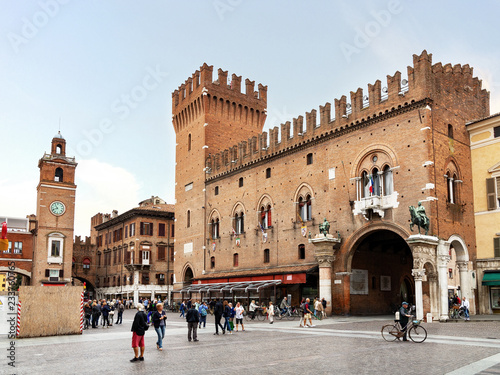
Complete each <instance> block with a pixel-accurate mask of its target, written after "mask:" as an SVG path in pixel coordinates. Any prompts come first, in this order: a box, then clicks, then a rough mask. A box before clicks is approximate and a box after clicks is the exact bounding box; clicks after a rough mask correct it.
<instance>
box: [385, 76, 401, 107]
mask: <svg viewBox="0 0 500 375" xmlns="http://www.w3.org/2000/svg"><path fill="white" fill-rule="evenodd" d="M400 92H401V72H400V71H397V72H396V73H394V75H393V76H392V77H391V76H390V75H388V76H387V95H388V96H389V99H390V100H394V99H395V98H397V96H398V94H399V93H400Z"/></svg>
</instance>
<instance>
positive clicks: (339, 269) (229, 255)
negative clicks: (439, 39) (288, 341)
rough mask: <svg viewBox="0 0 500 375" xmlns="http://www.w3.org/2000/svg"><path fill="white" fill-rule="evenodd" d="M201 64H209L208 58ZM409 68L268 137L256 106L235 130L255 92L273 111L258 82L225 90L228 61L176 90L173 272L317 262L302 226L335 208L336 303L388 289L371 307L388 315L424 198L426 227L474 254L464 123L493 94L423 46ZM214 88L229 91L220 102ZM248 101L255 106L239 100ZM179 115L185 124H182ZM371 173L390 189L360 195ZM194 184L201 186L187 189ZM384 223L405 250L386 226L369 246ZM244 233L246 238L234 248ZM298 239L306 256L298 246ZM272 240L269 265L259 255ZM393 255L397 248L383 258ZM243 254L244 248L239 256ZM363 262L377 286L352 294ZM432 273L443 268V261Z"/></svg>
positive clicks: (348, 303) (346, 304)
mask: <svg viewBox="0 0 500 375" xmlns="http://www.w3.org/2000/svg"><path fill="white" fill-rule="evenodd" d="M201 69H202V72H206V71H207V67H206V65H204V66H203V67H202V68H201ZM209 71H210V72H211V69H210V70H209ZM407 74H408V79H407V82H406V81H402V80H401V73H400V72H396V73H395V74H394V75H393V76H388V77H387V87H386V88H382V83H381V82H380V81H377V82H375V84H373V85H368V95H367V96H364V94H363V90H362V89H358V90H357V91H355V92H351V95H350V103H348V102H347V98H346V97H345V96H342V97H341V98H340V99H335V102H334V106H333V107H334V111H333V113H332V110H331V107H332V106H331V104H330V103H326V104H325V105H324V106H320V108H319V123H318V122H317V114H318V112H317V111H316V110H312V111H311V112H309V113H306V116H305V123H304V118H303V116H299V117H298V118H296V119H293V121H292V123H290V122H286V123H285V124H281V126H280V128H278V127H274V128H273V129H270V131H269V133H267V132H263V133H261V129H262V127H263V124H264V120H265V117H264V116H260V117H258V119H259V120H261V121H262V123H260V124H259V127H256V126H254V124H253V122H250V123H248V124H247V125H246V126H245V127H244V128H246V132H245V134H244V135H242V136H240V137H239V138H237V139H235V138H236V137H237V136H238V135H240V134H241V132H240V127H241V126H243V125H244V124H241V123H240V122H238V120H239V119H240V117H239V116H238V114H237V115H236V117H235V116H234V115H233V112H232V109H233V108H235V107H236V108H238V106H239V105H240V104H241V105H242V106H243V107H245V106H246V107H248V108H256V107H257V104H255V101H256V100H257V101H261V105H262V107H260V108H261V110H260V113H265V110H266V104H267V103H266V96H265V95H264V94H263V92H260V91H261V90H259V93H254V94H253V95H252V93H251V92H250V94H251V95H249V96H248V93H247V94H246V95H247V96H246V97H245V96H244V95H243V94H239V93H237V94H238V95H236V97H230V95H231V93H233V91H232V90H234V88H233V87H231V86H227V87H226V85H224V84H221V82H223V83H225V81H224V75H222V77H221V70H219V80H218V81H216V82H213V83H212V82H211V79H208V78H207V79H205V80H202V81H201V84H200V86H199V87H198V88H197V89H196V90H195V89H193V90H194V91H193V93H192V94H191V96H190V95H186V94H184V90H185V88H186V87H189V82H188V83H186V84H185V85H183V86H181V87H180V88H179V90H176V91H175V92H174V94H173V114H174V128H175V130H176V135H177V149H176V152H177V168H176V199H177V205H176V208H177V218H178V219H179V220H178V225H177V226H178V236H177V240H176V259H175V260H176V263H175V274H176V281H177V282H178V283H179V286H180V285H183V284H182V283H183V282H185V281H188V280H185V275H186V270H187V269H188V268H190V269H191V270H192V272H193V276H194V279H195V280H200V281H201V280H203V279H210V278H213V279H215V278H217V277H218V275H219V274H221V273H224V272H226V273H227V272H234V273H235V274H238V273H239V274H241V275H245V274H247V273H249V272H250V271H251V270H259V269H260V270H264V269H267V268H275V269H279V268H280V267H283V268H287V267H288V269H290V267H295V266H299V265H307V264H310V265H311V266H312V265H314V264H316V263H315V262H316V261H315V258H314V251H313V246H312V245H310V244H309V243H308V241H307V237H304V236H303V235H302V234H303V233H302V232H301V227H302V226H303V225H305V226H306V227H307V229H306V235H309V232H312V234H313V235H314V234H316V233H318V229H317V225H318V224H319V223H320V222H321V221H322V220H323V219H324V218H327V219H328V221H329V222H330V224H331V230H330V233H336V232H337V231H338V232H339V235H340V236H341V238H342V245H341V247H340V249H339V250H338V251H337V254H336V260H335V261H334V263H333V271H334V272H333V280H332V293H333V296H332V297H333V305H334V311H336V312H338V313H352V312H356V313H363V312H366V308H365V309H364V310H363V309H362V308H361V307H360V306H362V305H364V306H369V305H370V304H372V305H373V303H376V301H380V299H381V298H382V299H383V303H381V304H380V306H379V307H376V308H375V312H386V310H387V308H385V310H384V306H388V305H389V304H390V303H392V302H400V300H399V298H400V296H399V293H400V291H399V289H400V285H401V284H402V283H403V282H404V280H410V281H411V280H412V277H411V269H412V265H413V260H412V254H411V252H410V249H409V248H408V246H407V245H406V243H405V242H404V239H406V238H408V236H410V235H411V234H412V233H411V232H410V230H409V225H408V224H409V217H410V214H409V211H408V207H409V206H411V205H413V206H416V205H417V203H418V202H419V201H420V202H422V204H423V206H424V207H425V209H426V213H427V215H428V216H429V218H430V232H429V234H430V235H433V236H436V237H438V238H440V239H444V240H450V239H451V240H450V242H451V243H452V246H454V248H455V249H456V251H459V252H461V254H462V255H463V256H464V258H465V257H468V260H470V261H474V260H475V253H476V250H475V238H474V236H475V234H474V216H473V215H474V211H473V197H472V180H471V164H470V163H471V161H470V150H469V138H468V135H467V131H466V128H465V121H466V120H468V119H473V118H478V117H482V116H485V115H487V114H488V113H489V94H488V93H487V92H486V91H485V90H482V89H481V82H480V81H479V80H478V79H477V78H476V77H473V75H472V68H470V67H469V66H468V65H464V66H460V65H455V66H452V65H451V64H447V65H445V66H443V65H442V64H441V63H437V64H434V65H433V64H432V56H431V55H429V54H427V52H425V51H424V52H423V53H422V54H421V55H420V56H417V55H414V57H413V66H412V67H408V72H407ZM194 76H196V73H195V75H194ZM233 80H234V76H233ZM195 81H196V80H195ZM259 88H263V89H264V88H265V87H264V86H262V85H259ZM216 89H217V90H218V91H217V90H216ZM221 90H222V91H221ZM262 91H263V90H262ZM194 93H195V94H194ZM242 95H243V96H242ZM213 96H217V98H218V97H219V96H220V97H222V98H223V100H222V101H220V100H218V101H215V100H213V101H212V100H210V97H213ZM226 97H227V98H230V99H229V103H227V101H226ZM198 98H201V99H200V100H198ZM245 98H247V100H248V101H247V103H244V102H243V103H242V100H244V99H245ZM256 98H258V99H256ZM233 102H234V103H235V104H234V105H233ZM195 103H198V104H195ZM214 103H217V104H222V105H217V106H216V105H214ZM224 103H227V104H225V105H224ZM193 105H195V108H197V109H196V110H195V111H194V113H195V114H194V116H193V115H191V116H190V115H189V113H188V114H187V115H184V113H185V109H186V108H192V106H193ZM179 119H183V121H184V122H183V125H182V126H180V125H179ZM228 119H229V120H228ZM279 132H280V134H279ZM188 134H191V137H192V145H191V149H189V143H188V142H189V141H188ZM222 142H225V143H222ZM205 146H207V147H205ZM363 172H366V174H367V177H368V176H369V175H372V177H373V176H375V178H376V177H377V176H378V178H379V181H381V182H380V185H382V186H381V187H380V190H381V191H380V192H379V193H378V194H369V193H367V192H366V191H364V189H366V188H364V187H363V186H364V184H365V182H366V181H369V180H367V179H366V177H365V180H363ZM377 172H380V174H377ZM390 175H392V180H393V182H392V184H389V185H390V186H387V187H385V186H383V182H382V181H390V179H391V178H390V177H391V176H390ZM451 178H453V181H452V182H451V184H452V194H453V197H452V198H451V199H450V192H449V188H448V187H449V186H450V179H451ZM240 181H242V182H240ZM190 183H193V185H192V188H189V189H188V188H186V186H187V185H188V184H190ZM374 183H375V184H377V182H376V181H374ZM308 197H309V198H308ZM308 199H309V200H308ZM309 202H310V203H309ZM304 203H305V204H306V205H308V204H310V206H311V208H310V211H309V212H306V211H300V208H299V206H302V205H303V204H304ZM268 207H270V216H271V219H270V221H269V223H267V224H269V228H267V229H265V232H266V233H267V241H266V242H265V243H264V242H263V239H262V237H263V236H262V233H261V229H260V224H259V223H261V222H262V220H263V216H265V215H269V213H266V212H264V214H263V211H267V210H268ZM188 211H190V212H191V218H190V223H189V224H190V227H188V225H187V224H188V220H187V212H188ZM300 212H302V214H300ZM239 213H243V214H244V233H242V234H241V235H239V236H235V235H234V234H233V229H234V228H235V222H236V221H237V219H236V218H235V215H237V214H239ZM302 216H306V217H305V218H302ZM217 220H218V221H219V228H218V232H219V238H216V239H213V236H212V235H211V233H212V234H213V230H212V228H213V225H216V224H212V222H213V223H216V222H217ZM266 220H267V219H266ZM302 220H304V224H303V223H302ZM264 226H265V225H264ZM384 231H387V232H386V233H387V234H388V237H392V236H396V237H397V239H396V240H395V241H396V242H395V243H396V244H397V246H396V247H397V248H396V249H394V250H391V249H389V248H388V247H389V245H391V241H390V240H384V236H383V235H382V241H383V242H382V245H383V246H382V249H379V250H377V249H376V246H375V245H374V244H373V243H372V242H369V243H367V242H364V240H365V239H366V238H369V236H370V235H372V234H373V233H376V232H380V233H381V234H383V233H384ZM453 236H458V237H459V239H457V240H454V238H456V237H453ZM236 237H239V238H240V246H239V247H238V246H237V245H236V240H235V238H236ZM398 239H399V240H403V241H402V242H401V241H399V240H398ZM384 241H385V242H384ZM213 242H215V244H216V249H215V251H213V248H212V246H213V245H212V243H213ZM190 244H192V245H190ZM453 244H454V245H453ZM301 245H304V247H305V254H301V253H300V250H299V247H300V246H301ZM191 246H192V247H191ZM204 246H205V247H204ZM191 249H192V250H191ZM267 249H268V250H269V261H268V262H267V259H265V258H264V257H265V251H266V250H267ZM209 250H210V251H209ZM377 251H379V252H380V253H381V254H382V255H380V254H379V255H377V254H378V253H377ZM391 251H392V253H393V254H397V258H396V255H395V256H394V257H393V258H391V260H386V259H385V257H387V254H386V253H388V252H389V253H391ZM363 252H364V255H363ZM234 254H238V256H237V258H238V264H237V266H235V263H234V257H235V255H234ZM405 254H406V255H405ZM402 256H408V259H407V263H406V265H405V266H404V267H400V270H399V272H397V273H396V274H394V275H392V278H391V284H392V285H391V293H386V295H385V296H383V297H381V293H380V287H379V286H380V285H379V282H380V281H379V280H380V276H383V275H388V276H390V275H391V274H390V270H386V269H385V265H387V263H388V262H389V263H390V262H393V263H394V265H396V264H398V262H399V260H400V257H402ZM212 257H215V266H214V267H211V266H212V263H211V260H212ZM301 258H303V259H301ZM395 259H397V260H395ZM264 260H266V262H264ZM356 267H362V268H364V269H367V268H368V270H369V277H368V280H369V284H370V288H371V285H372V280H375V285H374V288H375V289H377V290H378V292H377V293H371V292H369V293H368V294H367V295H363V296H362V297H360V296H358V295H356V296H353V297H352V296H351V293H350V273H351V272H352V269H354V268H356ZM277 273H279V272H277ZM428 273H429V275H430V277H431V278H432V277H434V275H435V273H436V269H435V267H434V268H432V267H431V268H429V269H428ZM188 274H189V272H188ZM373 277H375V279H373ZM410 286H411V285H410ZM424 289H425V286H424ZM424 291H425V290H424ZM410 294H411V291H410ZM409 297H410V296H409ZM297 302H298V301H294V303H297Z"/></svg>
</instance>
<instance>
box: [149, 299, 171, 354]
mask: <svg viewBox="0 0 500 375" xmlns="http://www.w3.org/2000/svg"><path fill="white" fill-rule="evenodd" d="M151 319H152V320H153V324H154V326H155V331H156V334H157V335H158V341H157V342H156V348H157V349H158V350H160V351H161V350H163V338H164V337H165V326H166V324H167V323H166V321H165V320H166V319H167V314H166V313H165V311H163V303H158V304H156V311H155V312H154V313H153V315H152V318H151Z"/></svg>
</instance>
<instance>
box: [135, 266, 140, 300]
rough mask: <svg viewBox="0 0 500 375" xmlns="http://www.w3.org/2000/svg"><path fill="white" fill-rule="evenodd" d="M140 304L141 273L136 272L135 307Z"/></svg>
mask: <svg viewBox="0 0 500 375" xmlns="http://www.w3.org/2000/svg"><path fill="white" fill-rule="evenodd" d="M138 303H139V271H134V305H135V306H137V304H138Z"/></svg>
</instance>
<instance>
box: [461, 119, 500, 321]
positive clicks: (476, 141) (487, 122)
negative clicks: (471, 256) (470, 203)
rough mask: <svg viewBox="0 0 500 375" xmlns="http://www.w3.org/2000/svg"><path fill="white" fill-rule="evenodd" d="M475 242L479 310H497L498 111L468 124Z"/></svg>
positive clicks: (499, 283)
mask: <svg viewBox="0 0 500 375" xmlns="http://www.w3.org/2000/svg"><path fill="white" fill-rule="evenodd" d="M467 130H468V131H469V135H470V141H471V142H470V143H471V157H472V180H473V189H474V211H475V223H476V246H477V263H476V264H477V291H478V302H479V314H491V313H496V314H500V113H497V114H495V115H492V116H489V117H486V118H484V119H482V120H478V121H474V122H471V123H468V124H467Z"/></svg>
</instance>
